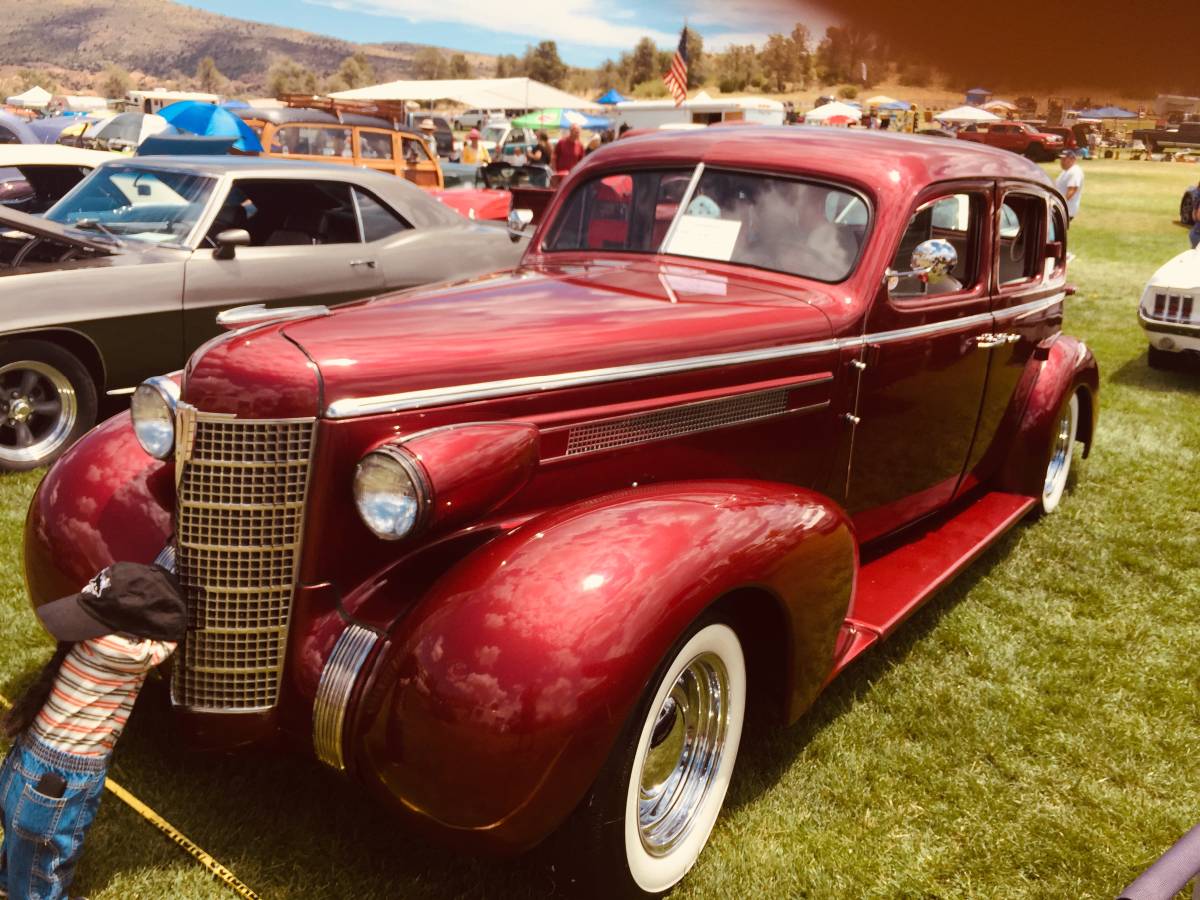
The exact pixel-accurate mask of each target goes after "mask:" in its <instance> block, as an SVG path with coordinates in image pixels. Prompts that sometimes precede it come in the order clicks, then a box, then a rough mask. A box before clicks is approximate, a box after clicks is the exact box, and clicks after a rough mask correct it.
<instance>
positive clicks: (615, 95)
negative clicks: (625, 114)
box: [596, 88, 629, 106]
mask: <svg viewBox="0 0 1200 900" xmlns="http://www.w3.org/2000/svg"><path fill="white" fill-rule="evenodd" d="M628 99H629V98H628V97H623V96H621V92H620V91H618V90H617V89H616V88H610V89H609V91H608V93H607V94H605V95H604V96H603V97H601V98H600V99H598V100H597V101H596V102H597V103H599V104H600V105H601V106H614V105H616V104H617V103H624V102H625V101H626V100H628Z"/></svg>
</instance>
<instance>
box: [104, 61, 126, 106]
mask: <svg viewBox="0 0 1200 900" xmlns="http://www.w3.org/2000/svg"><path fill="white" fill-rule="evenodd" d="M98 87H99V88H100V94H101V96H104V97H111V98H112V99H114V100H119V99H121V98H122V97H124V96H125V95H126V94H127V93H129V88H130V78H129V73H128V72H126V71H125V70H124V69H122V68H121V67H120V66H118V65H111V66H109V67H108V68H107V69H105V70H104V74H103V75H102V76H101V77H100V84H99V85H98Z"/></svg>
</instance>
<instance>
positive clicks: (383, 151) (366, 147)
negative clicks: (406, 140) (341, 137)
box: [358, 131, 392, 159]
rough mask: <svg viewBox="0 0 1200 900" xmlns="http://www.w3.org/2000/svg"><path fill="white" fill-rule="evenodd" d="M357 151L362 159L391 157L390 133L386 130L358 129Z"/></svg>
mask: <svg viewBox="0 0 1200 900" xmlns="http://www.w3.org/2000/svg"><path fill="white" fill-rule="evenodd" d="M358 152H359V155H360V156H361V157H362V158H363V159H391V158H392V136H391V134H389V133H388V132H386V131H360V132H359V133H358Z"/></svg>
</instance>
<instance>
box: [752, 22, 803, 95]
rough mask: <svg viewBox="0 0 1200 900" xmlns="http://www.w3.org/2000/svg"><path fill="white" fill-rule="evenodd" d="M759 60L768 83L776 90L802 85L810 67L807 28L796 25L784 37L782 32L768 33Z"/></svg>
mask: <svg viewBox="0 0 1200 900" xmlns="http://www.w3.org/2000/svg"><path fill="white" fill-rule="evenodd" d="M759 61H760V63H761V65H762V70H763V74H764V75H765V76H766V78H767V83H768V85H769V86H770V87H772V88H774V89H775V90H776V91H786V90H787V89H788V87H789V86H792V85H798V86H800V87H804V86H805V85H806V84H807V82H808V70H809V68H810V59H809V52H808V29H807V28H805V27H804V26H803V25H797V26H796V27H795V28H793V29H792V33H791V34H790V35H787V36H786V37H785V36H784V35H782V34H772V35H770V36H769V37H768V38H767V43H766V44H765V45H764V46H763V49H762V53H761V54H760V56H759Z"/></svg>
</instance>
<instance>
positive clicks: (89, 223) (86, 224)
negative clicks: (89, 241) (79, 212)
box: [71, 219, 125, 247]
mask: <svg viewBox="0 0 1200 900" xmlns="http://www.w3.org/2000/svg"><path fill="white" fill-rule="evenodd" d="M71 227H72V228H79V229H81V230H84V231H99V232H100V233H101V234H104V235H107V236H108V238H109V239H110V240H112V242H113V243H114V244H116V245H117V246H118V247H123V246H125V243H124V241H122V240H121V239H120V238H119V237H117V236H116V235H115V234H113V232H112V231H110V230H109V229H108V227H107V226H106V225H105V224H104V223H103V222H101V221H100V220H99V219H76V220H75V221H74V222H72V223H71Z"/></svg>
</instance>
